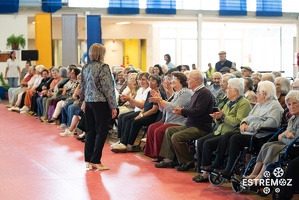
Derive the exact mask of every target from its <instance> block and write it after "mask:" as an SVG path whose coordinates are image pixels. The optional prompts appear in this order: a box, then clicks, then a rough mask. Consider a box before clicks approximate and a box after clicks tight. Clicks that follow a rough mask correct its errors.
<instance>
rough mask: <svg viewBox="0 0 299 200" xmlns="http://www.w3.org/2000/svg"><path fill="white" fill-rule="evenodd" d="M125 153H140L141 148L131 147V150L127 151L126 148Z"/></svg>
mask: <svg viewBox="0 0 299 200" xmlns="http://www.w3.org/2000/svg"><path fill="white" fill-rule="evenodd" d="M127 151H130V152H140V151H141V147H140V146H133V147H132V149H130V150H128V148H127Z"/></svg>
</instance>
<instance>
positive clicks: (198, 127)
mask: <svg viewBox="0 0 299 200" xmlns="http://www.w3.org/2000/svg"><path fill="white" fill-rule="evenodd" d="M203 82H204V78H203V75H202V73H201V71H199V70H193V71H191V72H190V74H189V78H188V88H189V89H191V90H192V91H193V92H194V93H193V95H192V97H191V100H190V103H189V105H188V106H186V107H184V108H182V107H181V108H174V109H173V113H174V114H177V115H182V116H184V117H187V120H186V124H185V125H184V126H175V127H169V128H167V129H166V132H165V135H164V139H163V143H162V147H161V151H160V154H159V155H160V156H161V157H164V158H165V159H163V161H161V162H160V163H158V164H156V165H155V167H156V168H169V167H174V165H173V160H174V157H175V156H176V157H177V159H178V162H179V167H178V168H177V170H178V171H187V170H189V169H191V168H194V166H195V165H194V163H193V155H191V154H190V152H189V150H188V146H187V145H186V142H187V141H189V140H191V139H198V138H200V137H203V136H205V135H207V134H209V133H210V131H211V129H212V117H211V116H210V113H212V112H213V105H214V96H213V94H212V93H211V91H210V90H208V89H207V88H205V86H204V83H203Z"/></svg>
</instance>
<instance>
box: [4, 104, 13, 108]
mask: <svg viewBox="0 0 299 200" xmlns="http://www.w3.org/2000/svg"><path fill="white" fill-rule="evenodd" d="M5 107H6V108H11V107H13V105H12V104H7V105H5Z"/></svg>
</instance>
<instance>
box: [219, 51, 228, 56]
mask: <svg viewBox="0 0 299 200" xmlns="http://www.w3.org/2000/svg"><path fill="white" fill-rule="evenodd" d="M223 54H226V51H220V52H219V53H218V55H223Z"/></svg>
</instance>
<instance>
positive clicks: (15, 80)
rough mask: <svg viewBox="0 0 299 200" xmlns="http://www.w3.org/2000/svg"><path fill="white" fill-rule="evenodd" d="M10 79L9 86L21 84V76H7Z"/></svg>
mask: <svg viewBox="0 0 299 200" xmlns="http://www.w3.org/2000/svg"><path fill="white" fill-rule="evenodd" d="M7 80H8V86H9V87H10V88H11V87H18V85H19V78H18V77H10V78H7Z"/></svg>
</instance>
